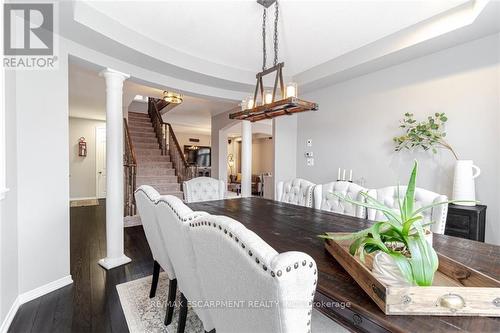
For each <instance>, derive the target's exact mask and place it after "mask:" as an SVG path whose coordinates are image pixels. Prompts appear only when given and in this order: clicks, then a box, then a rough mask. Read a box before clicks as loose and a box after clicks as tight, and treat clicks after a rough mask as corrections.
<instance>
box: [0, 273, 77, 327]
mask: <svg viewBox="0 0 500 333" xmlns="http://www.w3.org/2000/svg"><path fill="white" fill-rule="evenodd" d="M71 283H73V279H72V278H71V275H68V276H65V277H63V278H60V279H59V280H55V281H52V282H50V283H47V284H46V285H43V286H41V287H38V288H35V289H33V290H30V291H27V292H25V293H23V294H21V295H19V296H17V298H16V299H15V300H14V303H12V306H11V307H10V309H9V312H8V313H7V315H6V316H5V319H4V320H3V322H2V325H1V326H0V333H7V331H8V330H9V327H10V324H12V320H13V319H14V317H15V316H16V313H17V310H19V307H20V306H21V305H22V304H24V303H27V302H29V301H32V300H34V299H35V298H38V297H40V296H43V295H45V294H48V293H50V292H53V291H54V290H57V289H59V288H62V287H64V286H67V285H68V284H71Z"/></svg>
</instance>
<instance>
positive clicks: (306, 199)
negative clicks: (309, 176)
mask: <svg viewBox="0 0 500 333" xmlns="http://www.w3.org/2000/svg"><path fill="white" fill-rule="evenodd" d="M313 188H314V184H313V183H311V182H310V181H307V180H304V179H300V178H295V179H293V180H290V181H287V182H279V183H278V184H277V185H276V200H277V201H281V202H286V203H291V204H294V205H299V206H305V207H312V206H313Z"/></svg>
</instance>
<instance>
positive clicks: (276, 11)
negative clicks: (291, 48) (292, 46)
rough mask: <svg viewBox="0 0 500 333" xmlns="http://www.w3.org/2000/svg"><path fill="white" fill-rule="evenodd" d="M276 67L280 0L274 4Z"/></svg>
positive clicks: (275, 60)
mask: <svg viewBox="0 0 500 333" xmlns="http://www.w3.org/2000/svg"><path fill="white" fill-rule="evenodd" d="M274 8H275V10H274V66H276V65H277V64H278V17H279V9H278V0H276V2H275V3H274Z"/></svg>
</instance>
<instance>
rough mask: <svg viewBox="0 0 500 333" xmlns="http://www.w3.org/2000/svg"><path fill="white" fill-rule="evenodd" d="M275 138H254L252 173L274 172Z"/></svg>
mask: <svg viewBox="0 0 500 333" xmlns="http://www.w3.org/2000/svg"><path fill="white" fill-rule="evenodd" d="M273 145H274V144H273V140H272V139H269V137H267V138H253V140H252V175H260V174H263V173H272V172H273V165H274V163H273V161H274V156H273Z"/></svg>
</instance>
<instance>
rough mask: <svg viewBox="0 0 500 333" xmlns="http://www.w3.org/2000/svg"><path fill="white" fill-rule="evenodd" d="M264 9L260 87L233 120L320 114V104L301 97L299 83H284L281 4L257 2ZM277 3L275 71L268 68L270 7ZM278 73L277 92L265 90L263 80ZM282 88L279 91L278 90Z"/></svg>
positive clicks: (257, 87) (232, 114) (275, 81)
mask: <svg viewBox="0 0 500 333" xmlns="http://www.w3.org/2000/svg"><path fill="white" fill-rule="evenodd" d="M257 2H258V3H259V4H261V5H262V6H263V7H264V11H263V16H262V55H263V57H262V58H263V61H262V72H260V73H257V75H256V78H257V84H256V86H255V91H254V94H253V97H250V98H248V97H247V98H245V99H244V100H242V102H241V104H240V106H241V111H238V112H234V113H231V114H230V115H229V118H231V119H241V120H249V121H252V122H254V121H259V120H262V119H270V118H275V117H278V116H282V115H291V114H294V113H298V112H304V111H317V110H318V108H319V106H318V104H317V103H314V102H308V101H304V100H301V99H299V98H298V93H297V92H298V89H297V83H296V82H290V83H288V84H287V85H286V87H285V84H284V83H283V67H284V66H285V63H284V62H280V63H278V17H279V10H278V1H277V0H276V1H273V0H257ZM273 3H274V7H275V11H274V38H273V41H274V64H273V67H271V68H266V60H267V53H266V15H267V8H268V7H269V6H271V5H272V4H273ZM271 73H276V76H275V78H274V87H273V89H272V90H271V89H265V88H264V80H263V77H264V76H266V75H268V74H271ZM278 89H279V91H278Z"/></svg>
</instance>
